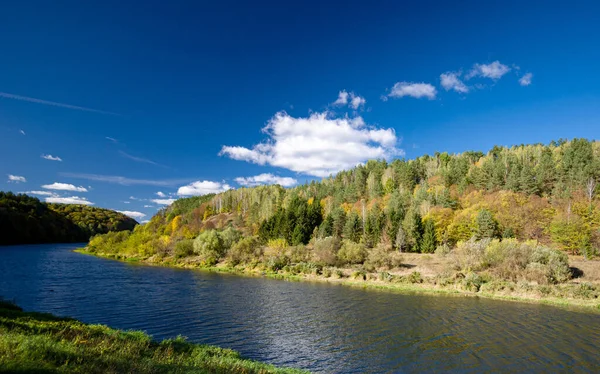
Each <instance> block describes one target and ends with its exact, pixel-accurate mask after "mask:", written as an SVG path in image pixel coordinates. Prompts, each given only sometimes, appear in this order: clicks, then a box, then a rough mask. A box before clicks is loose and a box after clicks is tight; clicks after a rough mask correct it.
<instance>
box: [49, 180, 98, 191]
mask: <svg viewBox="0 0 600 374" xmlns="http://www.w3.org/2000/svg"><path fill="white" fill-rule="evenodd" d="M42 188H45V189H47V190H58V191H75V192H87V191H88V190H87V188H85V187H83V186H79V187H77V186H75V185H73V184H69V183H59V182H54V183H52V184H45V185H43V186H42Z"/></svg>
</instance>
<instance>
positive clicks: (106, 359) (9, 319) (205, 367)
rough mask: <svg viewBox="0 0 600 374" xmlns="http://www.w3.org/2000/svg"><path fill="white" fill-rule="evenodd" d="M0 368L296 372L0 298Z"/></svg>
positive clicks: (180, 340) (181, 340)
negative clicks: (37, 310)
mask: <svg viewBox="0 0 600 374" xmlns="http://www.w3.org/2000/svg"><path fill="white" fill-rule="evenodd" d="M0 372H6V373H17V372H31V373H298V372H300V371H299V370H294V369H278V368H275V367H274V366H271V365H266V364H263V363H259V362H255V361H250V360H246V359H243V358H241V357H240V355H239V353H237V352H235V351H232V350H230V349H222V348H218V347H213V346H208V345H198V344H192V343H189V342H187V341H186V340H185V338H182V337H178V338H175V339H169V340H163V341H161V342H157V341H154V340H152V339H151V337H150V336H148V335H146V334H145V333H143V332H139V331H121V330H115V329H111V328H109V327H106V326H102V325H87V324H84V323H82V322H79V321H77V320H74V319H68V318H58V317H55V316H53V315H50V314H43V313H28V312H23V311H22V310H21V309H20V308H19V307H17V306H16V305H14V304H12V303H9V302H6V301H2V300H0Z"/></svg>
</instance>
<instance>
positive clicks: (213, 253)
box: [194, 230, 227, 265]
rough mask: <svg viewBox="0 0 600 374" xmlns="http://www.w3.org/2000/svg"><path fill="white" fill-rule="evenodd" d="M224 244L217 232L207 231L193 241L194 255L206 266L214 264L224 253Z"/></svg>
mask: <svg viewBox="0 0 600 374" xmlns="http://www.w3.org/2000/svg"><path fill="white" fill-rule="evenodd" d="M226 249H227V248H226V247H225V242H224V241H223V238H222V236H221V234H220V233H219V232H218V231H217V230H208V231H205V232H203V233H202V234H200V235H198V237H197V238H196V239H194V253H195V254H197V255H198V256H200V258H201V259H202V261H204V262H205V263H206V264H207V265H214V264H216V263H217V262H218V261H219V260H220V259H221V257H223V255H225V251H226Z"/></svg>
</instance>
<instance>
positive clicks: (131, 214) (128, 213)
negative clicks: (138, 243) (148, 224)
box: [117, 210, 146, 219]
mask: <svg viewBox="0 0 600 374" xmlns="http://www.w3.org/2000/svg"><path fill="white" fill-rule="evenodd" d="M117 212H119V213H123V214H125V215H126V216H129V217H131V218H134V219H142V218H144V217H146V215H145V214H144V213H142V212H135V211H131V210H117Z"/></svg>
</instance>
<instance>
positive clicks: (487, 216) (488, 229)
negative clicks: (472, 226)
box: [476, 209, 498, 239]
mask: <svg viewBox="0 0 600 374" xmlns="http://www.w3.org/2000/svg"><path fill="white" fill-rule="evenodd" d="M497 226H498V225H497V224H496V221H495V220H494V217H493V216H492V213H491V212H490V211H489V210H487V209H481V210H480V211H479V213H478V214H477V232H476V237H477V239H486V238H494V237H496V232H497Z"/></svg>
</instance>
